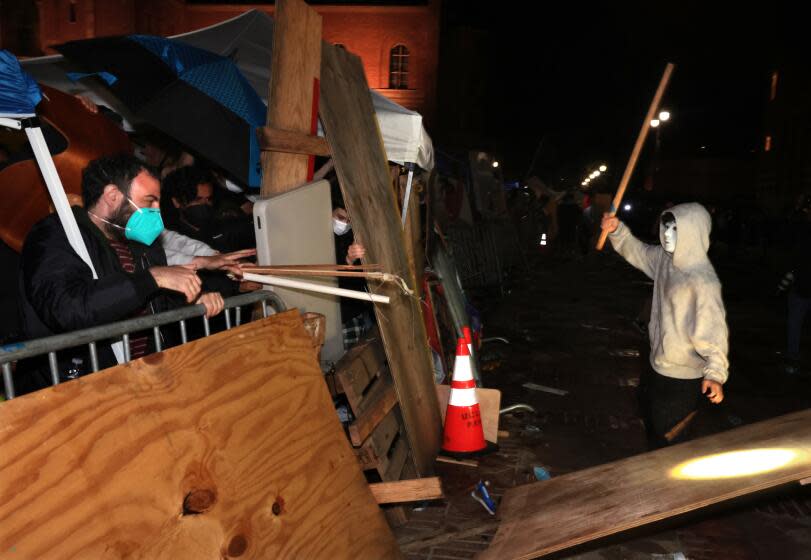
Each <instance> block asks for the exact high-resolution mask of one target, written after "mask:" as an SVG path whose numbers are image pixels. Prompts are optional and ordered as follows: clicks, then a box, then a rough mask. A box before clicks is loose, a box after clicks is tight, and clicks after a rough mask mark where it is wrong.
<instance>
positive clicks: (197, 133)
mask: <svg viewBox="0 0 811 560" xmlns="http://www.w3.org/2000/svg"><path fill="white" fill-rule="evenodd" d="M55 48H56V50H58V51H59V52H60V53H62V54H63V55H64V56H65V57H66V58H67V59H69V60H71V61H72V62H74V63H75V64H77V65H78V66H79V67H80V68H82V69H84V70H85V71H86V72H87V73H90V74H95V75H98V76H99V77H100V78H101V79H103V80H104V81H105V82H106V84H107V86H108V87H109V88H110V91H111V92H112V93H113V94H114V95H115V96H116V97H117V98H118V99H119V100H121V102H122V103H123V104H124V105H126V106H127V108H128V109H130V110H131V111H132V112H133V114H134V115H135V116H136V117H138V118H140V119H142V120H143V121H144V122H147V123H149V124H151V125H152V126H154V127H155V128H157V129H159V130H161V131H163V132H165V133H166V134H168V135H169V136H172V137H173V138H175V139H177V140H178V141H180V142H181V143H183V144H185V145H187V146H189V147H190V148H191V149H193V150H194V151H196V152H197V153H199V154H200V155H202V156H203V157H205V158H206V159H208V160H210V161H211V162H212V163H214V164H216V165H218V166H219V167H221V168H223V169H224V170H226V171H228V172H229V173H230V174H231V175H232V176H233V177H234V178H236V179H238V180H240V181H242V182H243V183H244V184H247V185H250V186H253V187H258V186H259V185H260V182H261V163H260V160H259V144H258V141H257V138H256V133H255V130H256V128H257V127H260V126H263V125H264V123H265V115H266V109H265V105H264V104H263V103H262V100H261V99H260V98H259V96H258V95H257V93H256V91H254V90H253V88H252V87H251V86H250V84H248V82H247V81H246V80H245V78H244V77H243V76H242V74H241V73H240V71H239V69H238V68H237V67H236V65H235V64H234V63H233V62H232V61H231V60H230V59H228V58H226V57H223V56H220V55H217V54H214V53H212V52H209V51H206V50H204V49H199V48H197V47H192V46H190V45H186V44H184V43H181V42H178V41H173V40H171V39H165V38H162V37H154V36H150V35H128V36H125V37H105V38H101V39H86V40H82V41H71V42H69V43H65V44H63V45H58V46H57V47H55Z"/></svg>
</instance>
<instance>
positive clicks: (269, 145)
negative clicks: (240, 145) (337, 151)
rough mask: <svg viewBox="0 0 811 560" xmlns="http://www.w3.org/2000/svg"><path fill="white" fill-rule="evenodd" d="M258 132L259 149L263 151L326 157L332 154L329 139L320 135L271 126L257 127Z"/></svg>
mask: <svg viewBox="0 0 811 560" xmlns="http://www.w3.org/2000/svg"><path fill="white" fill-rule="evenodd" d="M256 134H257V136H258V137H259V149H260V150H263V151H270V152H284V153H287V154H307V155H312V156H325V157H326V156H329V155H330V150H329V144H327V140H326V139H325V138H321V137H320V136H313V135H311V134H307V133H304V132H297V131H295V130H282V129H280V128H270V127H269V126H266V127H263V128H258V129H256Z"/></svg>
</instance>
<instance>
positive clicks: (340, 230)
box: [332, 206, 374, 348]
mask: <svg viewBox="0 0 811 560" xmlns="http://www.w3.org/2000/svg"><path fill="white" fill-rule="evenodd" d="M332 231H333V233H335V255H336V256H337V258H338V259H340V258H341V257H343V260H344V262H346V264H355V263H356V262H357V261H359V260H360V259H362V258H363V257H364V256H366V248H365V247H364V246H363V245H362V244H361V243H360V242H359V241H358V239H356V238H355V235H354V232H353V231H352V221H351V219H350V218H349V214H348V213H347V211H346V209H344V208H342V207H340V206H339V207H337V208H335V209H334V210H333V211H332ZM338 286H339V287H341V288H345V289H347V290H356V291H361V292H365V291H368V290H367V286H366V281H365V280H364V279H362V278H343V277H342V278H338ZM373 317H374V310H373V308H372V305H371V304H370V303H369V302H364V301H360V300H357V299H350V298H341V323H342V324H343V338H344V347H345V348H349V347H350V346H352V345H354V344H356V343H357V342H359V341H360V340H361V338H362V337H363V335H364V334H366V333H367V332H368V331H369V330H370V329H371V328H372V326H373V325H374V319H373Z"/></svg>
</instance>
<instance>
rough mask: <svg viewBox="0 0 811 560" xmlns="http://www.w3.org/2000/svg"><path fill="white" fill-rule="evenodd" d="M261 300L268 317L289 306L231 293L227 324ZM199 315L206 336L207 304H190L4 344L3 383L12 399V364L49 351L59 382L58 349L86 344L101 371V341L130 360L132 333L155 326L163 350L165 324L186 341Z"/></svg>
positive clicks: (272, 297)
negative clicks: (115, 345)
mask: <svg viewBox="0 0 811 560" xmlns="http://www.w3.org/2000/svg"><path fill="white" fill-rule="evenodd" d="M257 302H261V304H262V316H263V317H267V316H268V315H269V314H270V313H269V307H272V308H273V310H274V312H279V311H284V310H285V309H286V308H287V307H286V305H285V303H284V301H283V300H282V299H281V298H280V297H279V296H278V295H276V294H275V293H273V292H271V291H268V290H259V291H256V292H251V293H248V294H241V295H238V296H234V297H230V298H227V299H226V300H225V309H224V310H223V313H224V314H225V328H226V329H231V328H232V327H233V326H239V325H240V324H242V310H241V307H242V306H245V305H252V304H254V303H257ZM232 311H233V312H234V313H233V314H234V321H232V320H231V312H232ZM199 318H202V321H203V331H204V334H205V336H208V335H209V334H211V330H210V326H209V320H208V318H207V317H206V316H205V307H204V306H203V305H189V306H185V307H181V308H179V309H173V310H171V311H166V312H163V313H158V314H155V315H145V316H142V317H136V318H134V319H128V320H126V321H119V322H117V323H110V324H107V325H101V326H98V327H92V328H89V329H83V330H80V331H73V332H69V333H65V334H58V335H54V336H49V337H46V338H38V339H35V340H28V341H25V342H18V343H12V344H6V345H4V346H0V365H2V369H3V384H4V386H5V393H6V398H7V399H12V398H14V396H15V392H14V380H13V378H12V371H11V364H12V363H13V362H16V361H18V360H22V359H25V358H32V357H35V356H42V355H44V354H47V355H48V365H49V369H50V372H51V384H52V385H57V384H58V383H59V369H58V364H57V359H56V353H57V352H58V351H59V350H65V349H67V348H75V347H77V346H83V345H85V344H86V345H87V346H88V350H89V354H90V368H91V369H92V371H93V372H97V371H99V358H98V349H97V347H96V343H97V342H99V341H103V340H111V339H112V340H114V339H117V338H118V339H120V340H121V341H122V342H123V346H124V361H125V362H128V361H130V346H129V335H130V333H134V332H136V333H137V332H140V331H144V330H147V329H152V336H153V337H154V339H155V349H156V351H158V352H160V351H161V350H162V345H161V331H160V328H161V327H162V326H165V325H169V324H172V323H179V324H180V339H181V342H182V343H183V344H185V343H186V342H188V334H187V329H186V321H187V320H190V319H199Z"/></svg>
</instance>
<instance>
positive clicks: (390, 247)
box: [320, 43, 441, 476]
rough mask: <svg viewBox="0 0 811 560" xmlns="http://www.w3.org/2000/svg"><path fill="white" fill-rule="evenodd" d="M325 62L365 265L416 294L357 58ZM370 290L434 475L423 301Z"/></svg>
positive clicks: (330, 132)
mask: <svg viewBox="0 0 811 560" xmlns="http://www.w3.org/2000/svg"><path fill="white" fill-rule="evenodd" d="M321 63H322V64H321V104H320V114H321V120H322V122H323V124H324V132H325V133H326V137H327V140H328V142H329V145H330V148H331V149H332V157H333V160H334V161H335V169H336V172H337V174H338V179H339V181H340V184H341V190H342V192H343V197H344V202H345V203H346V209H347V210H348V212H349V215H350V216H351V218H352V229H353V231H354V232H355V239H356V240H358V241H360V242H361V243H363V245H364V246H365V247H366V257H365V262H372V263H378V264H381V265H383V269H384V270H386V271H389V272H391V273H393V274H396V275H398V276H400V277H402V278H404V279H405V280H406V283H407V284H408V286H409V288H411V289H412V290H414V289H415V285H416V284H415V280H414V275H413V274H412V273H411V270H410V268H409V265H408V259H407V257H406V251H405V240H404V236H403V227H402V224H401V222H400V213H399V211H398V208H397V201H396V199H395V196H394V192H393V191H392V189H391V186H390V177H389V172H388V168H387V164H386V153H385V151H384V149H383V140H382V138H381V136H380V130H379V127H378V123H377V119H376V117H375V113H374V108H373V106H372V99H371V96H370V94H369V86H368V84H367V83H366V77H365V75H364V73H363V65H362V63H361V61H360V58H358V57H357V56H355V55H353V54H351V53H349V52H347V51H346V50H344V49H341V48H336V47H334V46H333V45H330V44H327V43H324V44H322V48H321ZM371 288H372V289H373V290H375V291H378V292H380V293H381V294H384V295H387V296H389V297H390V298H391V303H390V304H389V305H375V314H376V315H377V324H378V325H379V327H380V332H381V335H382V337H383V342H384V344H385V348H386V355H387V356H388V361H389V368H390V369H391V373H392V377H393V378H394V387H395V390H396V391H397V397H398V400H399V402H400V410H401V412H402V415H403V420H404V422H405V429H406V435H407V437H408V441H409V444H410V447H411V452H412V456H413V459H414V462H415V465H414V466H415V467H416V471H417V474H418V475H419V476H426V475H429V474H431V473H432V472H433V463H434V459H435V457H436V455H437V453H438V451H439V446H440V443H441V433H440V432H441V421H440V418H439V407H438V405H437V399H436V390H435V389H434V373H433V361H432V358H431V353H430V349H429V347H428V342H427V337H426V334H425V325H424V323H423V319H422V311H421V309H420V304H419V300H418V298H417V297H416V296H408V295H404V294H403V293H402V291H400V290H398V289H397V288H396V287H395V286H393V285H391V284H390V283H387V284H383V285H379V286H378V285H375V284H371ZM415 291H416V290H415Z"/></svg>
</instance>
